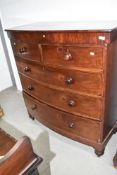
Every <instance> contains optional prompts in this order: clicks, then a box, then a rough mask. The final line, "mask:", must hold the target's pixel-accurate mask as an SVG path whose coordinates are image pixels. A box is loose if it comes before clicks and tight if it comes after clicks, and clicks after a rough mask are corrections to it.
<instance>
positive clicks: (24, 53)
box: [11, 41, 41, 62]
mask: <svg viewBox="0 0 117 175" xmlns="http://www.w3.org/2000/svg"><path fill="white" fill-rule="evenodd" d="M11 44H12V48H13V53H14V55H15V56H18V57H20V58H24V59H27V60H32V61H38V62H40V61H41V53H40V47H39V45H38V44H29V43H23V42H17V41H11Z"/></svg>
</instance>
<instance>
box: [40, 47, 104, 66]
mask: <svg viewBox="0 0 117 175" xmlns="http://www.w3.org/2000/svg"><path fill="white" fill-rule="evenodd" d="M42 52H43V58H44V64H45V65H51V66H65V67H67V68H68V67H72V68H74V67H83V68H97V69H98V68H99V69H100V68H102V67H103V48H102V47H80V46H55V45H53V46H52V45H43V46H42Z"/></svg>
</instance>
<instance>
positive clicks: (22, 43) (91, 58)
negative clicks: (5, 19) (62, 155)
mask: <svg viewBox="0 0 117 175" xmlns="http://www.w3.org/2000/svg"><path fill="white" fill-rule="evenodd" d="M7 32H8V35H9V38H10V40H11V45H12V48H13V52H14V56H15V60H16V64H17V67H18V71H19V75H20V79H21V83H22V87H23V95H24V100H25V103H26V106H27V109H28V112H29V115H30V116H31V117H33V118H36V119H37V120H39V121H40V122H41V123H43V124H44V125H46V126H47V127H49V128H51V129H52V130H54V131H56V132H58V133H60V134H62V135H65V136H67V137H69V138H71V139H73V140H77V141H79V142H81V143H84V144H87V145H90V146H92V147H94V148H95V152H96V154H97V155H98V156H100V155H102V154H103V152H104V148H105V146H106V143H107V141H108V140H109V138H110V136H111V135H112V134H113V132H114V131H115V122H116V116H117V115H116V104H117V98H116V96H117V95H116V90H117V83H116V82H117V78H116V73H117V69H116V64H117V30H116V29H114V30H66V31H64V30H60V31H59V30H58V31H43V30H41V31H40V30H31V31H29V30H20V29H18V30H15V29H14V30H13V29H12V30H8V31H7Z"/></svg>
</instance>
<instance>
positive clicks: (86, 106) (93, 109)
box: [20, 75, 103, 120]
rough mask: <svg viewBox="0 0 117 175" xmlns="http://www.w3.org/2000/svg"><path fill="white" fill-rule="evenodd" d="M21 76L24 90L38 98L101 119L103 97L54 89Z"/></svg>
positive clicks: (56, 106)
mask: <svg viewBox="0 0 117 175" xmlns="http://www.w3.org/2000/svg"><path fill="white" fill-rule="evenodd" d="M20 77H21V82H22V85H23V89H24V91H25V92H27V93H28V94H30V95H31V96H33V97H35V98H36V99H39V100H40V101H42V102H45V103H47V104H49V105H51V106H54V107H55V108H58V109H60V110H63V111H66V112H69V113H72V114H75V115H82V116H84V117H87V118H92V119H96V120H101V118H102V110H103V109H102V98H95V97H89V96H86V95H77V94H74V93H68V92H66V91H65V90H62V91H61V90H58V89H52V88H50V87H47V86H44V85H42V84H40V83H38V82H36V81H34V80H32V79H30V78H27V77H25V76H23V75H20Z"/></svg>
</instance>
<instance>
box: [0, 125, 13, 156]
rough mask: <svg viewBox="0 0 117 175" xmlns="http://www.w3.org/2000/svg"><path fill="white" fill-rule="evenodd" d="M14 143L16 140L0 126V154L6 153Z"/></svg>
mask: <svg viewBox="0 0 117 175" xmlns="http://www.w3.org/2000/svg"><path fill="white" fill-rule="evenodd" d="M15 143H16V140H15V139H14V138H13V137H11V136H10V135H8V134H7V133H5V132H4V131H3V130H2V129H1V128H0V156H2V155H4V154H6V153H7V152H8V151H9V150H10V149H11V148H12V147H13V146H14V145H15Z"/></svg>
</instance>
